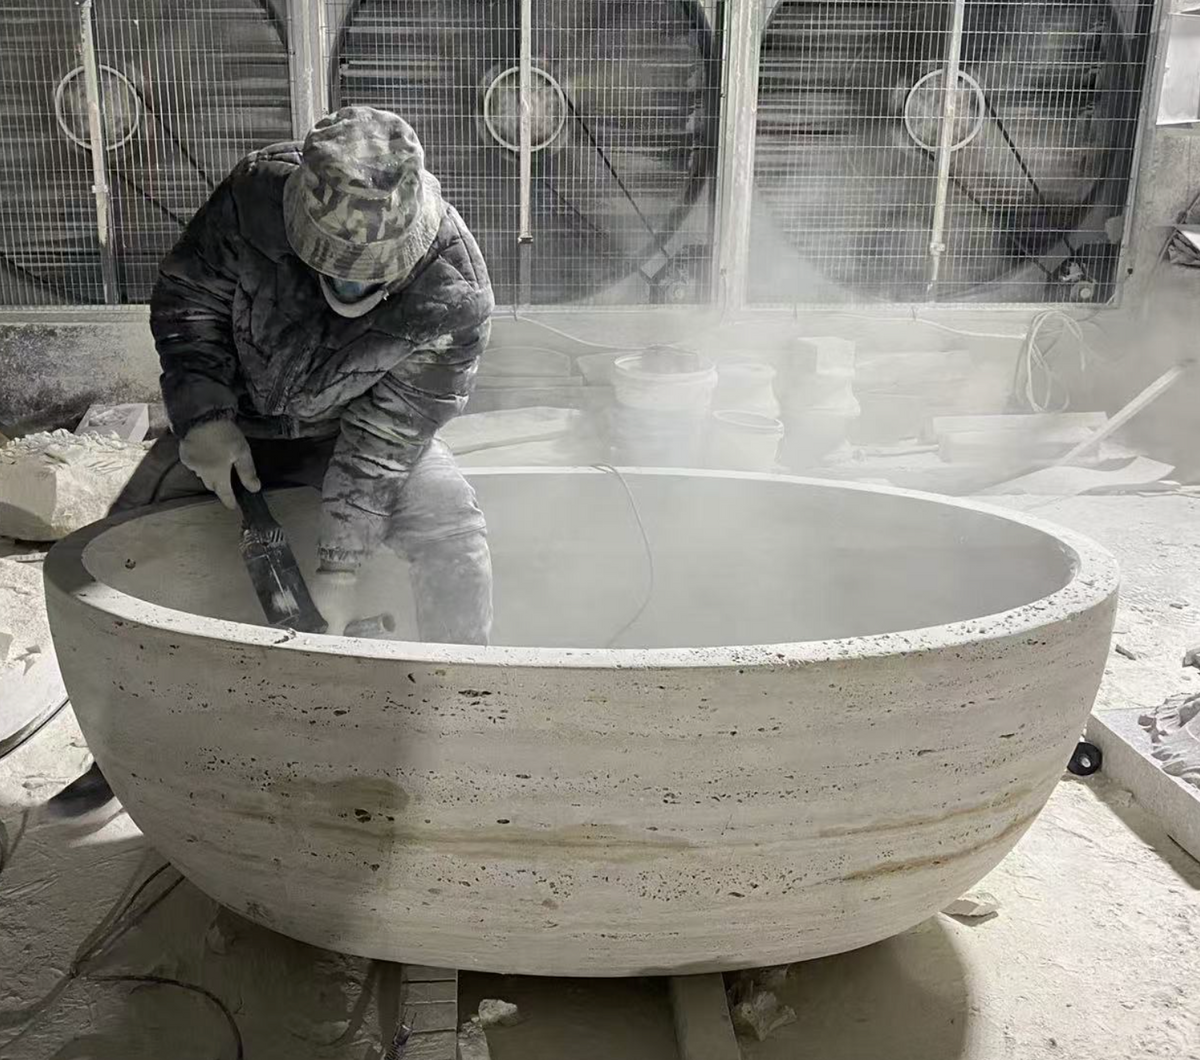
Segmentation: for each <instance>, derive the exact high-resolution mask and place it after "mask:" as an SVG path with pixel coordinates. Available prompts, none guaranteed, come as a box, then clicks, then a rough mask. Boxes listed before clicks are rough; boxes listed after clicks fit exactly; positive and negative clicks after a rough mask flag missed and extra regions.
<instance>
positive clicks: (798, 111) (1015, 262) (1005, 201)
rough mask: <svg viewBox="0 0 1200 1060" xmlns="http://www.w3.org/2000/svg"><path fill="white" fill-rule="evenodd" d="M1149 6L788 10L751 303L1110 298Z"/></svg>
mask: <svg viewBox="0 0 1200 1060" xmlns="http://www.w3.org/2000/svg"><path fill="white" fill-rule="evenodd" d="M1117 2H1118V3H1120V0H1117ZM1151 6H1152V5H1151V4H1150V3H1139V4H1136V5H1135V6H1128V7H1127V6H1114V4H1113V3H1111V2H1110V0H1071V2H1046V0H1000V2H984V0H958V4H957V11H956V2H955V0H923V2H918V3H899V2H886V3H880V2H867V0H811V2H810V0H781V2H778V3H776V4H774V5H773V7H772V8H771V12H770V16H769V19H768V21H767V24H766V29H765V32H764V36H763V40H762V52H761V73H760V83H759V115H758V124H757V135H756V160H755V182H756V183H755V207H756V210H755V233H754V238H753V251H752V255H751V260H752V264H751V275H750V279H749V295H750V298H751V300H752V301H757V302H825V301H853V302H869V301H878V300H882V301H905V302H908V301H955V300H974V301H990V302H1044V301H1072V300H1074V301H1097V300H1101V299H1105V298H1107V297H1109V296H1110V295H1111V294H1112V292H1113V290H1114V285H1115V283H1116V282H1117V276H1116V265H1117V259H1118V255H1119V245H1118V243H1119V232H1118V231H1117V228H1119V226H1114V225H1112V224H1110V223H1109V222H1111V221H1112V219H1113V218H1115V217H1116V216H1118V215H1119V214H1121V213H1122V211H1123V209H1124V207H1125V204H1126V201H1127V199H1128V193H1129V185H1130V181H1131V179H1132V175H1133V162H1134V151H1135V145H1136V141H1137V123H1138V117H1139V107H1140V100H1141V93H1142V88H1143V83H1144V80H1145V54H1146V44H1147V36H1148V27H1149V21H1150V15H1151ZM956 16H957V17H956ZM955 69H956V71H957V72H956V74H952V73H951V71H952V70H955ZM951 81H953V84H951ZM943 160H945V162H944V164H943V165H941V166H939V163H942V162H943ZM939 169H941V172H942V173H944V175H945V180H944V181H939V179H938V178H939Z"/></svg>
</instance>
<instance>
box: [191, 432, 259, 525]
mask: <svg viewBox="0 0 1200 1060" xmlns="http://www.w3.org/2000/svg"><path fill="white" fill-rule="evenodd" d="M179 459H180V460H181V461H182V463H183V466H184V467H186V468H187V469H188V470H189V471H191V472H193V473H194V474H195V475H196V477H197V478H199V479H200V481H201V482H203V483H204V486H205V488H206V489H209V490H212V492H213V493H215V494H216V495H217V496H218V497H220V498H221V503H222V504H223V505H225V507H226V508H233V507H235V501H234V498H233V483H232V482H231V481H230V470H231V469H232V468H235V467H236V468H237V473H238V478H239V479H241V480H242V485H243V486H245V487H246V489H248V490H249V491H250V492H251V493H257V492H258V491H259V490H260V489H262V483H261V482H259V481H258V472H257V471H255V470H254V457H253V456H251V455H250V444H249V443H248V442H247V441H246V436H245V435H244V434H242V432H241V431H240V430H239V429H238V426H237V424H235V423H234V422H233V421H232V420H209V421H208V422H207V423H201V424H199V425H198V426H195V427H193V428H192V429H191V430H190V431H188V432H187V434H186V435H185V436H184V439H183V441H182V442H180V443H179Z"/></svg>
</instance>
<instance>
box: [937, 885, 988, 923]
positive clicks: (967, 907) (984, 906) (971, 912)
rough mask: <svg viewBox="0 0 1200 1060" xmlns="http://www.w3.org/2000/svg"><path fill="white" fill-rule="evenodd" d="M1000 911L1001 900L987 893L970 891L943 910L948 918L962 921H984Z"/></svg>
mask: <svg viewBox="0 0 1200 1060" xmlns="http://www.w3.org/2000/svg"><path fill="white" fill-rule="evenodd" d="M999 911H1000V900H999V899H998V898H997V897H996V896H995V895H994V894H990V893H988V892H987V891H968V892H967V893H966V894H964V895H963V896H962V897H961V898H958V899H956V900H955V901H953V902H951V903H950V904H949V905H948V906H946V908H945V909H943V910H942V912H943V913H945V914H946V915H947V916H953V917H958V918H959V919H961V920H983V919H985V918H987V917H993V916H995V915H996V914H997V913H999Z"/></svg>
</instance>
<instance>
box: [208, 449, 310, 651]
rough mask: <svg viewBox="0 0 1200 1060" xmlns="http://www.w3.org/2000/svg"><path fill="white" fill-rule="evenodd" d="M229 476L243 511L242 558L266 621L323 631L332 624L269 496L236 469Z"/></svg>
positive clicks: (305, 629) (294, 627)
mask: <svg viewBox="0 0 1200 1060" xmlns="http://www.w3.org/2000/svg"><path fill="white" fill-rule="evenodd" d="M230 478H231V480H232V482H233V496H234V498H235V499H236V500H237V503H238V507H239V508H240V509H241V511H242V538H241V541H240V543H239V547H240V549H241V552H242V560H243V562H244V563H245V564H246V570H247V571H248V572H249V574H250V581H251V583H252V584H253V585H254V592H255V595H256V596H257V597H258V602H259V603H260V604H261V605H262V609H263V614H265V615H266V616H267V622H268V623H269V624H270V625H272V626H274V627H275V628H276V629H295V630H298V631H299V632H301V633H324V632H325V631H326V630H327V629H328V628H329V623H328V622H326V621H325V619H324V618H323V617H322V615H321V612H320V611H318V610H317V605H316V604H314V603H313V598H312V596H311V595H310V594H309V591H308V586H307V585H306V584H305V582H304V576H303V575H302V574H301V573H300V566H299V564H297V563H296V556H295V554H294V553H293V552H292V546H291V545H289V544H288V542H287V538H286V537H285V536H284V533H283V527H281V526H280V525H279V523H278V522H277V521H276V519H275V516H273V515H272V514H271V509H270V508H269V507H268V506H267V499H266V497H264V496H263V495H262V493H261V492H259V493H251V492H250V491H249V490H248V489H246V487H245V486H243V485H242V480H241V479H240V478H238V473H237V471H236V470H234V471H232V473H231V475H230Z"/></svg>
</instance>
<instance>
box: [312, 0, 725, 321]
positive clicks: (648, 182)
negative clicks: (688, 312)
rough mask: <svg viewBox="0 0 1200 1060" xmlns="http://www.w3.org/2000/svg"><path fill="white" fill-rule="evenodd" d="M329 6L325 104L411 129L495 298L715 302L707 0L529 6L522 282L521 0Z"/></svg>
mask: <svg viewBox="0 0 1200 1060" xmlns="http://www.w3.org/2000/svg"><path fill="white" fill-rule="evenodd" d="M707 6H708V7H709V8H711V9H712V10H713V11H714V12H715V11H716V9H717V7H718V6H719V5H715V4H709V5H707ZM328 13H329V23H330V25H331V27H332V29H333V32H334V40H333V45H332V58H333V84H332V86H331V88H332V91H331V97H332V100H333V102H334V105H335V106H344V105H349V104H367V105H373V106H378V107H383V108H385V109H388V110H392V111H395V112H396V113H398V114H400V115H402V116H403V117H405V118H407V119H408V120H409V121H410V122H411V123H412V124H413V126H414V127H415V128H416V130H417V133H418V135H419V136H420V137H421V140H422V143H423V144H424V145H425V149H426V154H427V160H428V164H429V167H430V169H431V170H432V171H433V172H434V174H435V175H436V176H437V177H438V178H439V179H440V180H441V181H442V186H443V192H444V194H445V195H446V198H447V199H448V200H449V201H451V202H452V203H454V205H455V206H456V207H457V208H458V209H459V211H460V212H461V213H462V214H463V217H464V219H465V220H466V222H467V224H468V225H469V226H470V227H471V229H472V231H473V232H474V233H475V235H476V237H477V238H478V239H479V241H480V244H481V246H482V248H483V251H484V254H485V256H486V257H487V260H488V263H489V266H490V269H491V272H492V278H493V282H494V284H495V287H496V296H497V300H498V301H499V302H501V303H502V304H516V303H521V302H532V303H538V304H550V303H573V302H630V303H653V302H694V301H702V300H704V299H705V298H706V297H707V283H708V269H709V261H710V258H711V244H712V177H713V174H714V172H715V163H716V142H715V136H716V132H717V121H716V119H717V98H718V93H717V85H718V74H719V69H718V66H719V56H718V51H717V46H716V43H715V34H714V29H713V26H714V25H718V24H719V20H714V16H713V15H712V14H710V13H709V12H706V10H705V6H703V5H701V4H700V3H698V2H696V0H532V4H531V18H530V22H531V25H530V30H531V36H532V72H531V81H530V84H531V88H530V93H529V98H528V106H529V112H530V118H531V125H532V140H531V148H532V155H533V158H532V177H531V187H530V196H531V234H532V237H533V242H532V244H531V245H530V246H529V248H528V249H527V250H526V251H525V253H527V254H528V255H529V260H528V265H529V268H528V281H527V283H526V285H525V287H524V289H523V288H522V282H521V268H520V260H519V256H520V254H521V253H522V251H521V250H520V249H519V247H518V233H519V221H520V217H519V202H520V191H521V188H520V160H519V148H520V114H521V98H520V55H521V45H520V40H521V4H520V2H519V0H358V2H355V3H353V4H350V5H346V4H344V3H342V2H339V0H332V2H331V3H330V6H329V9H328Z"/></svg>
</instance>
